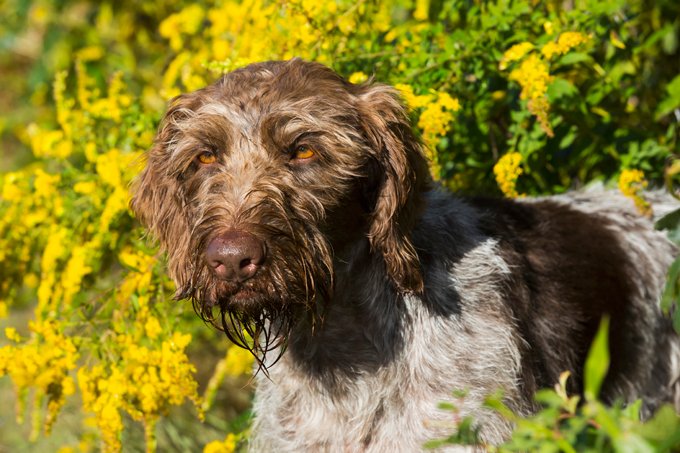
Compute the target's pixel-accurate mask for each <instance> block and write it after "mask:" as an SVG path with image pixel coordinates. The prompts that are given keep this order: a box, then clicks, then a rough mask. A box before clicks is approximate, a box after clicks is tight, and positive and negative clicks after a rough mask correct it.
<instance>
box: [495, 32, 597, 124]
mask: <svg viewBox="0 0 680 453" xmlns="http://www.w3.org/2000/svg"><path fill="white" fill-rule="evenodd" d="M546 32H548V34H552V26H551V27H546ZM589 39H590V38H589V37H588V36H586V35H584V34H582V33H579V32H574V31H570V32H565V33H562V34H560V35H559V36H558V37H557V39H556V40H553V41H549V42H547V43H546V44H545V45H543V46H542V47H541V48H540V51H538V52H535V51H534V50H536V47H535V46H534V44H532V43H530V42H521V43H519V44H515V45H513V46H512V47H510V48H509V49H508V50H506V51H505V53H504V54H503V56H502V57H501V60H500V63H499V65H498V67H499V69H501V70H505V69H507V68H508V66H509V65H510V64H512V63H514V62H518V63H517V64H518V65H519V66H517V67H516V68H515V69H513V70H512V71H510V74H509V75H508V79H510V80H511V81H514V82H517V83H518V84H519V85H520V86H521V87H522V91H521V93H520V98H521V99H524V100H526V101H527V109H528V110H529V111H530V112H531V113H532V114H533V115H534V116H536V119H537V120H538V122H539V124H540V125H541V128H542V129H543V131H544V132H545V133H546V134H547V135H548V136H550V137H552V136H553V135H554V133H553V130H552V126H551V125H550V120H549V118H548V113H549V112H550V103H549V102H548V96H547V92H548V85H550V83H551V82H552V80H553V77H552V76H551V75H550V64H551V59H552V58H554V57H555V56H559V55H564V54H566V53H567V52H569V51H570V50H571V49H573V48H575V47H577V46H579V45H581V44H584V43H586V42H588V41H589Z"/></svg>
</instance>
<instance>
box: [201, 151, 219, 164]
mask: <svg viewBox="0 0 680 453" xmlns="http://www.w3.org/2000/svg"><path fill="white" fill-rule="evenodd" d="M216 160H217V156H216V155H215V153H213V152H212V151H203V152H202V153H201V154H199V155H198V161H199V162H200V163H202V164H205V165H210V164H214V163H215V161H216Z"/></svg>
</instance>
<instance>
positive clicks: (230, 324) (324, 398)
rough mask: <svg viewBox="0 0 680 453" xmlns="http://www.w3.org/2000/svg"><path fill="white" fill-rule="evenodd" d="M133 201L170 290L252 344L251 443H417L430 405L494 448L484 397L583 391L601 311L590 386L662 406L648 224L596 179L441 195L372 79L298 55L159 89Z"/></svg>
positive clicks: (424, 433) (525, 407) (669, 385)
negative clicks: (520, 194)
mask: <svg viewBox="0 0 680 453" xmlns="http://www.w3.org/2000/svg"><path fill="white" fill-rule="evenodd" d="M131 205H132V209H133V210H134V212H135V213H136V215H137V216H138V217H139V219H140V220H141V221H142V223H143V224H145V225H146V226H148V228H149V229H150V231H151V232H152V233H153V235H154V236H155V237H157V238H158V239H159V241H160V244H161V247H162V249H163V250H164V251H166V252H167V256H168V268H169V273H170V276H171V277H172V279H173V280H174V281H175V283H176V285H177V294H176V298H178V299H184V298H188V299H191V300H192V301H193V304H194V307H195V309H196V311H197V312H198V313H199V314H200V315H201V316H202V317H203V318H204V319H205V320H207V321H209V322H211V323H213V324H214V325H216V326H217V327H218V328H220V329H222V330H224V331H225V333H226V334H227V336H228V337H229V338H230V339H232V340H233V341H234V342H236V343H237V344H240V345H241V346H243V347H246V348H248V349H250V350H251V351H252V352H253V353H254V354H255V356H256V358H257V361H258V363H257V364H258V365H259V369H261V370H262V371H263V372H262V373H257V375H256V379H257V390H256V396H255V403H254V412H255V417H254V421H253V427H252V436H251V440H250V448H251V449H252V450H254V451H276V452H301V451H314V452H320V451H329V452H335V451H342V452H357V451H368V452H394V451H419V450H421V449H422V446H423V443H424V442H426V441H427V440H428V439H431V438H433V437H440V436H445V435H447V434H450V432H451V431H452V427H451V423H452V422H453V421H454V420H453V419H454V417H453V416H452V414H451V413H450V412H446V411H443V410H441V409H438V403H440V402H443V401H453V402H455V404H456V406H457V407H458V409H459V415H460V416H461V417H463V416H472V417H473V418H474V420H475V423H476V425H475V426H476V427H477V429H478V432H479V437H480V441H481V442H483V443H489V444H497V443H500V442H502V441H503V440H504V439H506V438H507V436H508V435H509V433H510V432H511V430H512V426H511V424H510V423H509V422H508V421H507V420H505V419H504V418H502V417H501V416H500V415H498V414H497V413H495V412H494V411H491V410H489V409H487V408H485V407H484V405H483V401H484V399H485V398H486V397H487V396H488V395H491V394H494V393H495V392H496V391H498V390H500V391H502V395H503V401H504V402H505V403H506V404H507V405H508V406H509V407H510V408H511V409H512V410H513V411H515V412H516V413H518V414H521V415H522V414H530V413H532V412H533V411H535V410H536V405H535V402H534V400H533V395H534V393H535V391H536V390H537V389H540V388H544V387H549V386H552V385H553V384H554V383H556V382H557V381H558V379H559V376H560V373H562V372H563V371H565V370H569V371H570V372H571V376H572V378H571V379H570V381H569V382H570V385H571V387H570V391H571V392H574V393H579V392H581V391H582V390H583V385H582V378H583V368H584V361H585V358H586V355H587V352H588V349H589V345H590V343H591V341H592V339H593V338H594V335H595V333H596V331H597V328H598V325H599V324H600V320H601V318H602V317H603V316H605V315H606V316H609V317H610V333H609V341H610V345H611V351H610V353H611V365H610V368H609V371H608V374H607V376H606V379H605V382H604V384H603V388H602V393H601V397H602V398H603V399H604V401H606V402H613V401H615V400H623V401H624V402H631V401H633V400H635V399H637V398H643V399H644V401H645V404H646V406H647V407H651V408H652V409H653V407H654V406H655V405H657V404H659V403H661V402H675V403H676V405H677V402H678V399H679V396H678V395H679V394H680V391H679V387H680V385H679V384H678V376H679V375H680V365H679V363H680V360H679V359H680V341H679V340H678V336H677V335H675V334H674V333H673V332H672V329H671V325H670V322H669V320H668V319H666V318H665V317H664V316H663V315H662V313H661V311H660V309H659V307H658V301H659V299H660V294H661V292H662V290H663V288H664V283H665V275H666V271H667V269H668V267H669V265H670V264H671V262H672V260H673V259H674V257H675V255H676V254H677V251H676V249H675V248H674V246H673V245H672V244H671V243H670V242H669V241H668V240H667V239H666V238H665V236H664V235H663V234H662V233H660V232H657V231H654V229H653V228H652V224H651V221H650V220H649V219H647V218H645V217H642V216H640V215H639V214H638V213H637V211H636V209H635V207H634V206H633V203H632V202H631V201H630V200H628V199H627V198H625V197H623V196H620V195H614V194H611V193H588V192H580V193H574V194H570V195H562V196H554V197H545V198H534V199H529V198H527V199H521V200H510V199H492V198H483V197H471V198H462V197H456V196H453V195H451V194H448V193H445V192H444V191H442V190H441V189H438V188H437V187H435V185H434V183H433V182H432V180H431V178H430V176H429V172H428V164H427V161H426V159H425V158H424V155H423V153H422V150H421V144H420V143H419V141H418V139H417V138H416V136H415V135H414V133H413V132H412V128H411V124H410V122H409V119H408V115H407V112H406V110H405V108H404V106H403V104H402V102H401V101H400V98H399V96H398V94H397V92H396V90H394V89H393V88H391V87H389V86H386V85H382V84H378V83H367V84H360V85H355V84H352V83H349V82H348V81H346V80H345V79H343V78H342V77H340V76H339V75H338V74H336V73H335V72H333V71H332V70H331V69H329V68H327V67H325V66H323V65H321V64H318V63H312V62H306V61H303V60H300V59H293V60H289V61H271V62H264V63H257V64H252V65H250V66H247V67H245V68H241V69H237V70H235V71H233V72H231V73H228V74H226V75H225V76H223V77H222V78H221V79H219V80H218V81H217V82H216V83H214V84H212V85H210V86H207V87H206V88H203V89H200V90H198V91H196V92H193V93H189V94H183V95H181V96H179V97H177V98H175V99H174V100H173V101H172V102H171V103H170V105H169V108H168V110H167V112H166V114H165V117H164V118H163V120H162V122H161V125H160V127H159V130H158V133H157V137H156V139H155V143H154V145H153V147H152V148H151V149H150V150H149V152H148V156H147V162H146V165H145V168H144V169H143V171H142V172H141V174H140V175H139V177H138V178H137V180H136V183H135V184H134V186H133V197H132V202H131ZM251 338H252V340H251ZM454 390H463V391H465V396H464V397H462V398H458V397H454V396H453V394H452V392H453V391H454ZM650 410H651V409H650Z"/></svg>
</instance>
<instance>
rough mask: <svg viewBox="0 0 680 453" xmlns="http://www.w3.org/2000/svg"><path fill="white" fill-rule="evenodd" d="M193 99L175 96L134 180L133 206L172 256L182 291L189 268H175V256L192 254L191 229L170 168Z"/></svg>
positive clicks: (131, 201)
mask: <svg viewBox="0 0 680 453" xmlns="http://www.w3.org/2000/svg"><path fill="white" fill-rule="evenodd" d="M190 103H191V99H190V98H189V97H188V96H186V95H184V96H179V97H177V98H175V99H173V100H172V101H171V102H170V105H169V107H168V110H167V112H166V114H165V116H164V117H163V119H162V120H161V124H160V127H159V129H158V133H157V134H156V137H155V139H154V144H153V146H152V147H151V149H149V151H148V152H147V153H146V156H145V158H146V162H145V165H144V169H143V170H142V172H141V173H140V174H139V175H138V176H137V178H136V179H135V180H134V181H133V182H132V186H131V189H130V190H131V194H132V198H131V200H130V207H131V209H132V211H133V212H134V213H135V215H136V216H137V218H138V219H139V220H140V221H141V223H142V224H143V225H144V226H146V227H147V228H148V229H149V230H150V231H151V233H152V235H153V236H154V237H155V238H157V239H158V240H159V242H160V245H161V248H162V249H163V250H164V251H167V253H168V257H169V260H168V261H169V271H170V276H171V277H172V278H173V280H175V283H176V284H177V287H178V293H181V292H182V291H183V289H182V288H183V286H185V285H186V284H187V283H188V280H189V278H190V277H189V270H188V269H179V268H178V269H173V265H172V263H178V262H182V261H185V262H186V260H174V259H172V258H173V256H180V255H181V254H183V253H188V246H189V237H187V232H188V231H189V228H188V227H187V225H186V222H187V219H186V217H185V214H184V209H182V204H183V202H182V197H181V189H180V185H179V181H178V179H177V176H175V175H173V172H172V170H171V167H170V165H169V164H170V162H171V159H170V155H169V154H170V153H171V147H172V145H173V143H174V142H175V140H176V137H177V135H176V134H178V132H179V131H178V128H177V123H178V121H181V118H182V116H184V115H186V113H185V112H187V111H188V109H189V108H190Z"/></svg>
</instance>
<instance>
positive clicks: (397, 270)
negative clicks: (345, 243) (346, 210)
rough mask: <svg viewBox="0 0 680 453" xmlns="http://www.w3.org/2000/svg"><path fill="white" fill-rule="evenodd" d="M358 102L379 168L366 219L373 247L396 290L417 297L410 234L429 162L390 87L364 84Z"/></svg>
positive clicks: (418, 278) (417, 264)
mask: <svg viewBox="0 0 680 453" xmlns="http://www.w3.org/2000/svg"><path fill="white" fill-rule="evenodd" d="M358 98H359V112H360V115H361V118H362V123H363V127H364V130H365V132H366V136H367V139H368V141H369V143H370V145H371V147H372V148H373V150H374V152H375V155H374V157H375V160H376V161H377V165H378V169H379V171H378V172H377V173H378V175H376V178H377V181H376V185H377V196H376V199H375V207H374V211H373V213H372V215H371V219H370V222H371V224H370V229H369V240H370V243H371V248H372V249H373V250H374V251H377V252H379V253H381V254H382V255H383V257H384V259H385V264H386V266H387V273H388V274H389V276H390V277H391V278H392V280H393V281H394V283H395V284H396V286H397V289H398V290H399V291H400V292H416V293H419V292H421V291H422V290H423V278H422V274H421V269H420V262H419V260H418V255H417V253H416V250H415V248H414V247H413V244H412V242H411V240H410V235H411V232H412V230H413V226H414V225H415V222H416V220H417V218H418V216H419V214H420V207H421V205H422V203H421V197H422V192H424V191H425V190H427V189H428V188H429V187H430V182H431V179H430V174H429V171H428V166H427V161H426V159H425V157H424V156H423V153H422V150H421V145H420V142H419V141H418V140H417V139H416V137H415V136H414V134H413V131H412V130H411V124H410V121H409V119H408V116H407V114H406V110H405V109H404V106H403V105H402V103H401V101H400V98H399V95H398V93H397V91H396V90H395V89H394V88H392V87H389V86H386V85H378V84H376V85H370V86H364V87H363V91H361V92H360V93H359V94H358Z"/></svg>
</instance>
